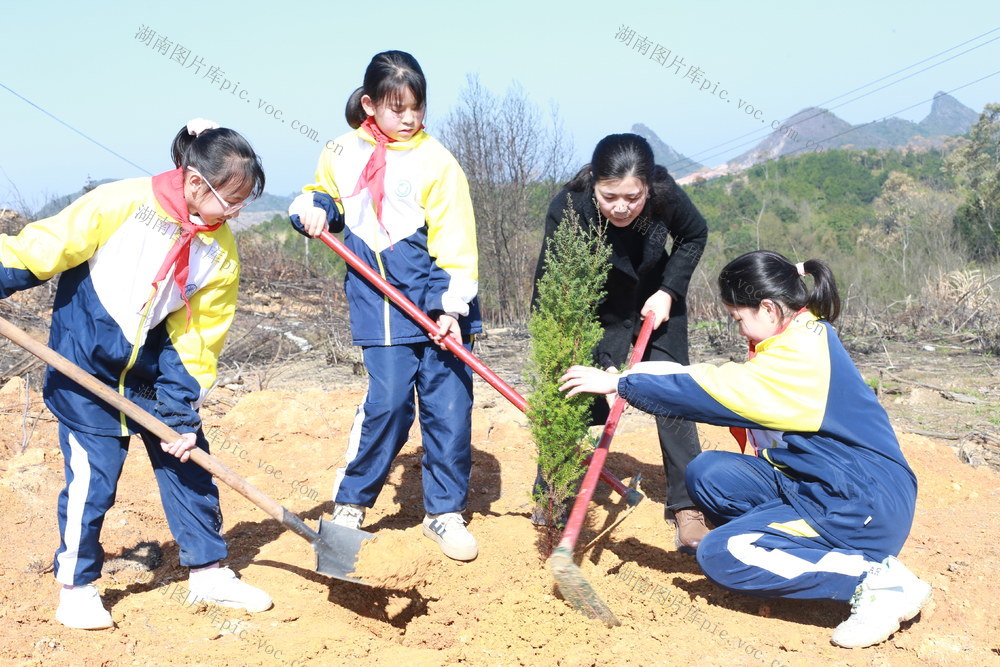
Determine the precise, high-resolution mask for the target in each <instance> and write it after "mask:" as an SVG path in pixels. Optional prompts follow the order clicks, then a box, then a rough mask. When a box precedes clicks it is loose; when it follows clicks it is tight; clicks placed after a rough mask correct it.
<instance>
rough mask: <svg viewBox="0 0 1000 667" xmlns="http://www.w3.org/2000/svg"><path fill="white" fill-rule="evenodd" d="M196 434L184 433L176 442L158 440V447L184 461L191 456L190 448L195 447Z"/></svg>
mask: <svg viewBox="0 0 1000 667" xmlns="http://www.w3.org/2000/svg"><path fill="white" fill-rule="evenodd" d="M196 442H197V436H196V435H195V434H194V433H185V434H184V435H182V436H181V437H180V439H179V440H177V441H176V442H162V441H161V442H160V447H161V448H162V449H163V451H165V452H166V453H168V454H170V455H172V456H176V457H177V458H179V459H180V460H181V463H184V462H185V461H187V460H188V459H189V458H191V450H192V449H194V448H195V444H196Z"/></svg>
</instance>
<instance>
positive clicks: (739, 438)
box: [729, 308, 808, 456]
mask: <svg viewBox="0 0 1000 667" xmlns="http://www.w3.org/2000/svg"><path fill="white" fill-rule="evenodd" d="M807 310H808V309H807V308H800V309H799V311H798V312H797V313H795V314H794V315H792V318H791V319H790V320H788V321H787V322H785V326H783V327H781V328H780V329H778V330H777V331H775V332H774V334H773V335H772V336H771V338H774V336H777V335H779V334H782V333H784V332H785V329H787V328H788V325H789V324H791V323H792V321H793V320H794V319H795V318H796V317H798V316H799V315H801V314H802V313H804V312H806V311H807ZM761 342H763V341H761ZM747 345H748V346H749V347H750V350H749V354H748V355H747V358H748V359H753V358H754V357H756V356H757V343H751V342H750V341H749V340H747ZM729 432H730V433H731V434H732V436H733V438H735V439H736V442H738V443H739V445H740V452H741V453H743V454H746V451H747V442H750V444H752V445H753V452H754V453H753V455H754V456H757V445H756V444H754V443H753V441H752V440H750V434H749V432H748V431H747V429H746V428H744V427H742V426H730V427H729Z"/></svg>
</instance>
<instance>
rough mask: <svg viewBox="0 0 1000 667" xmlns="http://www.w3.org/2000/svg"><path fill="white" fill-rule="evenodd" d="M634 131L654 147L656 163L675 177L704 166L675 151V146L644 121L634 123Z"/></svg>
mask: <svg viewBox="0 0 1000 667" xmlns="http://www.w3.org/2000/svg"><path fill="white" fill-rule="evenodd" d="M632 133H633V134H638V135H639V136H640V137H642V138H643V139H645V140H646V141H648V142H649V145H650V147H651V148H652V149H653V158H654V159H655V160H656V164H659V165H663V166H664V167H666V168H667V171H669V172H670V173H671V174H672V175H673V177H674V178H682V177H684V176H687V175H688V174H692V173H694V172H696V171H698V170H699V169H701V168H702V166H703V165H701V164H699V163H697V162H695V161H694V160H692V159H691V158H688V157H685V156H683V155H681V154H680V153H678V152H677V151H675V150H674V149H673V148H671V147H670V146H668V145H667V144H666V143H664V141H663V140H662V139H660V137H658V136H657V135H656V132H653V131H652V130H651V129H649V128H648V127H646V126H645V125H643V124H642V123H636V124H635V125H633V126H632Z"/></svg>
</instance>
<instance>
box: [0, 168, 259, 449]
mask: <svg viewBox="0 0 1000 667" xmlns="http://www.w3.org/2000/svg"><path fill="white" fill-rule="evenodd" d="M179 230H180V226H179V224H178V222H177V221H176V220H173V219H172V218H170V217H169V216H168V215H167V213H166V212H165V211H164V210H163V208H162V207H161V206H160V204H159V203H158V202H157V200H156V197H155V196H154V195H153V189H152V182H151V179H150V178H136V179H129V180H123V181H118V182H115V183H108V184H106V185H102V186H100V187H98V188H96V189H94V190H92V191H91V192H89V193H87V194H85V195H83V196H82V197H80V198H79V199H77V200H76V201H75V202H73V203H72V204H70V205H69V206H68V207H66V208H65V209H63V211H62V212H60V213H59V214H57V215H55V216H52V217H50V218H45V219H43V220H39V221H37V222H33V223H31V224H29V225H27V226H25V228H24V229H23V230H22V231H21V232H20V233H19V234H18V235H17V236H7V235H0V298H5V297H7V296H8V295H10V294H12V293H13V292H16V291H18V290H22V289H26V288H28V287H33V286H35V285H38V284H40V283H42V282H44V281H46V280H49V279H50V278H52V277H53V276H55V275H57V274H62V275H61V276H60V278H59V286H58V288H57V289H56V297H55V303H54V304H53V310H52V324H51V330H50V333H49V345H50V347H52V348H53V349H54V350H55V351H57V352H59V353H60V354H62V355H63V356H65V357H66V358H68V359H69V360H70V361H72V362H73V363H75V364H76V365H78V366H80V367H82V368H83V369H84V370H85V371H87V372H88V373H90V374H92V375H94V376H96V377H97V378H98V379H100V380H101V381H102V382H104V383H105V384H107V385H109V386H111V387H113V388H114V389H116V390H117V391H118V392H119V393H121V394H122V395H124V396H125V397H127V398H129V399H130V400H132V401H134V402H135V403H137V404H139V406H140V407H142V408H144V409H146V410H147V411H151V412H153V413H154V414H155V415H156V416H157V417H159V418H160V419H161V420H162V421H164V422H165V423H166V424H167V425H169V426H171V427H172V428H174V429H175V430H177V431H179V432H181V433H189V432H193V431H195V430H197V428H198V426H199V425H200V423H201V422H200V419H199V417H198V413H197V407H198V406H199V405H200V404H201V401H202V400H204V397H205V395H206V393H207V392H208V390H209V388H211V386H212V384H213V383H214V381H215V376H216V364H217V360H218V357H219V353H220V352H221V350H222V345H223V342H224V340H225V336H226V332H227V331H228V329H229V325H230V324H231V323H232V319H233V315H234V313H235V310H236V293H237V287H238V283H239V259H238V256H237V253H236V245H235V241H234V239H233V234H232V232H231V230H230V229H229V226H228V225H222V226H221V227H219V228H218V229H216V230H215V231H212V232H204V233H201V234H198V236H197V237H196V238H195V239H194V240H193V241H192V243H191V251H190V272H189V275H188V284H187V287H186V292H187V294H188V298H189V301H190V304H191V322H190V326H188V316H187V309H186V307H185V305H184V301H183V300H182V298H181V294H180V290H179V289H178V287H177V285H176V284H175V283H174V281H173V272H172V271H171V272H170V273H169V274H168V275H167V277H166V279H165V280H163V281H162V282H161V283H160V286H159V289H158V290H157V291H156V293H155V295H154V294H153V288H152V282H153V279H154V277H155V275H156V272H157V270H158V269H159V268H160V266H161V265H162V263H163V260H164V257H165V256H166V254H167V251H168V250H169V249H170V248H171V247H172V246H173V243H174V238H175V236H176V235H178V234H179ZM151 297H152V298H151ZM44 397H45V404H46V405H47V406H48V407H49V409H50V410H51V411H52V413H53V414H54V415H55V416H56V417H58V418H59V420H60V421H62V422H64V423H65V424H66V425H68V426H70V427H71V428H73V429H76V430H79V431H82V432H85V433H92V434H95V435H128V434H129V433H130V432H132V433H134V432H135V431H136V427H135V425H134V424H132V423H131V422H130V421H129V420H127V419H126V418H125V416H124V415H122V414H121V413H119V412H118V411H117V410H114V409H113V408H110V407H108V406H106V405H105V404H103V403H101V402H100V401H98V400H97V399H95V398H93V397H92V396H91V395H90V394H89V393H88V392H86V391H84V390H83V389H80V388H79V387H78V386H77V385H76V384H75V383H73V382H72V381H70V380H68V379H66V378H65V377H64V376H63V375H61V374H60V373H58V372H56V371H55V370H53V369H49V371H48V373H47V374H46V378H45V389H44Z"/></svg>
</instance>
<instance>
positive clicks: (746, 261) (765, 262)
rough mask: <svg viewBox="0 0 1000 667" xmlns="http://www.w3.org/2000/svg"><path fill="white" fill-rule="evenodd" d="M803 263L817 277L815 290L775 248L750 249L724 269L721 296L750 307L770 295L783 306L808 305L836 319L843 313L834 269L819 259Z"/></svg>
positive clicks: (798, 307) (822, 315) (795, 308)
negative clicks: (810, 288)
mask: <svg viewBox="0 0 1000 667" xmlns="http://www.w3.org/2000/svg"><path fill="white" fill-rule="evenodd" d="M802 267H803V270H804V272H805V274H806V275H811V276H812V277H813V288H812V290H809V289H808V288H807V287H806V284H805V281H804V280H803V276H800V275H799V270H798V268H797V267H796V265H795V264H792V262H790V261H789V260H788V259H787V258H786V257H785V256H784V255H781V254H779V253H776V252H774V251H771V250H755V251H753V252H748V253H746V254H745V255H741V256H739V257H737V258H736V259H734V260H733V261H731V262H729V264H727V265H726V267H725V268H724V269H722V272H721V273H720V274H719V296H720V297H721V299H722V301H723V302H724V303H726V304H728V305H730V306H735V307H747V308H759V307H760V302H761V301H763V300H764V299H770V300H771V301H773V302H774V303H775V304H776V305H777V306H778V308H779V310H780V309H782V307H785V308H788V309H790V310H791V311H792V312H796V311H798V310H801V309H802V308H808V309H809V311H810V312H811V313H813V314H814V315H816V316H817V317H820V318H822V319H824V320H826V321H828V322H834V321H835V320H836V319H837V318H838V317H839V316H840V295H839V294H838V292H837V282H836V280H835V279H834V277H833V272H832V271H831V270H830V267H829V266H827V264H826V262H823V261H822V260H819V259H810V260H808V261H806V262H803V263H802ZM782 314H783V315H784V314H785V313H784V312H783V311H782Z"/></svg>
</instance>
